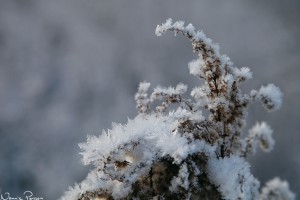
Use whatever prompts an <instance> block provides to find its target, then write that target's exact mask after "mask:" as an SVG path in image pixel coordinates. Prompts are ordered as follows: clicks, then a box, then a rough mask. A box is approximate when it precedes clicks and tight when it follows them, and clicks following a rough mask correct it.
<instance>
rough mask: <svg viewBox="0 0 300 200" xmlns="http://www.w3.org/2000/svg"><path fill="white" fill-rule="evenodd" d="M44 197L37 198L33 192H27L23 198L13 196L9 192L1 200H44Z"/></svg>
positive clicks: (0, 197) (2, 195)
mask: <svg viewBox="0 0 300 200" xmlns="http://www.w3.org/2000/svg"><path fill="white" fill-rule="evenodd" d="M43 199H44V198H43V197H35V196H34V195H33V193H32V192H31V191H25V192H24V193H23V195H22V196H11V195H10V194H9V192H5V193H4V194H1V196H0V200H43Z"/></svg>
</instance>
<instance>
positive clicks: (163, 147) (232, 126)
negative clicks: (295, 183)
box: [61, 19, 295, 200]
mask: <svg viewBox="0 0 300 200" xmlns="http://www.w3.org/2000/svg"><path fill="white" fill-rule="evenodd" d="M167 31H173V32H175V34H176V35H177V34H181V35H183V36H186V37H187V38H188V39H189V40H190V41H191V42H192V46H193V51H194V52H197V53H198V55H199V57H198V59H196V60H193V61H191V62H190V63H189V64H188V68H189V71H190V74H192V75H194V76H196V77H198V78H199V79H201V80H202V82H201V83H203V84H202V85H199V86H197V87H195V88H193V89H192V90H191V91H190V97H187V96H188V95H186V94H185V93H186V92H187V90H188V87H187V85H185V84H183V83H179V84H178V85H177V86H176V87H168V88H164V87H160V86H158V87H156V88H154V90H153V92H152V93H148V91H149V88H150V83H147V82H142V83H140V85H139V88H138V92H137V94H136V95H135V100H136V103H137V106H136V107H137V110H138V115H137V116H136V117H135V118H134V119H130V120H128V122H127V124H125V125H121V124H113V126H112V129H111V130H108V131H103V133H102V134H101V135H99V136H89V137H88V139H87V142H86V143H83V144H80V148H81V149H82V152H81V154H82V156H83V163H84V164H86V165H89V164H93V165H94V166H95V169H94V170H92V171H91V172H90V173H89V174H88V176H87V178H86V179H85V180H84V181H82V182H81V183H79V184H75V186H74V187H72V188H70V189H69V190H68V191H67V192H66V193H65V195H64V196H63V197H62V198H61V200H79V199H80V200H96V199H97V200H99V199H107V200H108V199H127V200H129V199H136V200H138V199H140V200H144V199H153V200H162V199H166V200H168V199H172V200H177V199H178V200H181V199H191V200H197V199H228V200H250V199H253V200H257V199H261V200H279V199H284V200H293V199H295V195H294V194H293V193H292V192H291V191H290V190H289V185H288V183H287V182H286V181H281V180H280V179H279V178H274V179H273V180H271V181H269V182H267V183H266V185H265V186H264V187H261V186H260V182H259V180H257V179H256V178H255V177H254V176H253V175H252V174H251V172H250V164H249V162H248V161H247V157H248V156H249V155H250V154H254V153H255V152H256V150H257V148H258V146H259V147H260V148H261V149H262V150H263V151H265V152H269V151H271V150H272V149H273V147H274V143H275V142H274V140H273V137H272V133H273V131H272V129H271V128H270V126H269V125H268V124H267V123H266V122H261V123H257V124H256V125H254V127H253V128H251V129H250V130H249V133H248V134H247V135H246V134H245V133H244V134H243V130H244V127H245V124H246V123H245V120H246V116H247V109H248V107H249V104H250V103H252V102H255V101H259V102H261V103H262V105H263V107H264V108H265V109H266V110H267V111H270V112H271V111H275V110H277V109H279V108H280V106H281V103H282V102H281V97H282V92H281V91H280V89H279V88H278V87H277V86H275V85H274V84H269V85H267V86H262V87H261V88H260V89H258V90H252V91H251V92H250V94H243V93H242V92H241V90H240V89H239V87H240V85H241V84H242V83H244V82H246V81H247V80H249V79H251V78H252V72H251V71H250V69H249V68H248V67H242V68H237V67H235V66H234V65H233V63H232V62H231V61H230V58H229V57H228V56H226V55H223V54H221V53H220V48H219V46H218V45H217V44H215V43H213V42H212V40H211V39H210V38H208V37H207V36H206V35H205V34H204V33H203V32H202V31H196V30H195V28H194V26H193V25H192V24H188V25H187V26H185V25H184V22H183V21H177V22H175V23H173V22H172V20H171V19H168V20H167V21H166V22H165V23H164V24H162V25H158V26H157V28H156V35H157V36H161V35H162V34H163V33H165V32H167ZM171 104H172V106H170V105H171Z"/></svg>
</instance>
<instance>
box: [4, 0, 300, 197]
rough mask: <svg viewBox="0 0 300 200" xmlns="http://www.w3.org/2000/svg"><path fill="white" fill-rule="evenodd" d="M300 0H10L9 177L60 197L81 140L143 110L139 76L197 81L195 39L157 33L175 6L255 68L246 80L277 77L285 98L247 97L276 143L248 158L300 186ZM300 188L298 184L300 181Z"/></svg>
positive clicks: (75, 172) (252, 84) (10, 187)
mask: <svg viewBox="0 0 300 200" xmlns="http://www.w3.org/2000/svg"><path fill="white" fill-rule="evenodd" d="M299 9H300V3H299V1H297V0H290V1H280V0H267V1H260V0H253V1H240V0H228V1H220V0H219V1H217V0H206V1H205V0H191V1H179V0H178V1H173V0H164V1H159V0H152V1H149V0H132V1H117V0H110V1H104V0H102V1H101V0H51V1H50V0H48V1H47V0H26V1H25V0H1V1H0V188H1V190H2V193H4V192H9V193H10V194H11V195H14V196H17V195H21V194H22V193H23V192H24V191H25V190H31V191H33V192H34V194H35V195H36V196H38V195H39V196H42V197H44V199H56V198H58V197H59V196H61V195H62V194H63V192H64V191H65V190H66V189H67V188H68V186H69V185H73V184H74V182H80V181H81V180H82V179H83V178H84V177H85V176H86V174H87V173H88V171H89V169H90V168H91V167H90V168H89V167H86V166H83V165H82V164H81V161H80V159H81V157H80V155H79V154H78V153H79V151H80V149H79V147H78V145H77V144H78V143H80V142H85V140H86V135H87V134H90V135H98V134H101V132H102V129H107V128H110V127H111V122H118V123H126V121H127V117H130V118H133V117H134V116H135V115H136V111H135V102H134V99H133V96H134V94H135V92H136V89H137V87H138V83H139V82H141V81H144V80H146V81H149V82H151V83H152V85H153V86H156V85H158V84H160V85H163V86H169V85H176V84H177V83H178V82H183V83H188V84H190V89H191V87H192V86H194V85H196V84H199V81H198V80H197V79H196V78H194V77H192V76H190V75H189V73H188V69H187V63H188V62H189V61H190V60H192V59H194V58H196V55H195V54H193V53H192V51H191V44H190V43H189V41H187V39H185V38H183V37H179V36H178V37H174V36H173V33H170V34H168V35H165V36H163V37H161V38H157V37H156V36H155V34H154V30H155V28H156V25H157V24H161V23H162V22H164V21H165V20H166V19H167V18H169V17H171V18H173V20H184V21H186V22H192V23H193V24H194V25H195V27H197V28H200V29H202V30H204V32H205V33H206V34H207V35H208V36H209V37H210V38H212V39H213V40H214V41H215V42H217V43H219V44H220V46H221V51H222V53H225V54H227V55H229V56H230V57H231V59H232V61H233V62H234V63H235V64H236V66H239V67H242V66H249V67H251V69H252V71H253V72H254V78H253V79H252V80H251V81H249V82H248V83H247V84H245V85H244V86H243V91H244V92H249V91H250V90H251V89H258V88H259V87H260V85H262V84H264V85H266V84H267V83H270V82H273V83H275V84H276V85H278V86H279V87H280V88H281V89H282V91H283V93H284V99H283V107H282V108H281V109H280V110H279V111H277V112H274V113H267V112H266V111H264V110H263V108H262V107H261V106H260V105H257V104H254V105H252V106H251V107H250V109H249V115H248V126H247V129H248V128H249V127H251V126H252V125H253V124H255V122H256V121H262V120H265V121H267V122H268V123H269V124H270V125H271V126H272V128H273V129H274V137H275V139H276V146H275V149H274V150H273V151H272V152H271V153H268V154H265V153H262V152H258V153H257V155H256V156H254V157H253V158H250V160H251V164H252V172H253V173H254V175H255V176H257V177H258V178H259V179H260V180H261V182H262V184H263V183H264V182H265V181H267V180H269V179H271V178H273V177H274V176H279V177H280V178H282V179H287V180H289V182H290V185H291V188H292V190H293V191H295V192H297V191H300V180H299V177H300V170H299V169H300V155H299V150H300V145H299V144H300V135H299V129H300V122H299V119H300V112H299V100H300V87H299V86H300V85H299V84H300V81H299V78H300V76H299V75H300V69H299V61H298V59H299V55H300V49H299V45H300V41H299V33H300V26H299V18H300V16H299V15H300V12H299ZM298 195H300V193H298Z"/></svg>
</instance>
